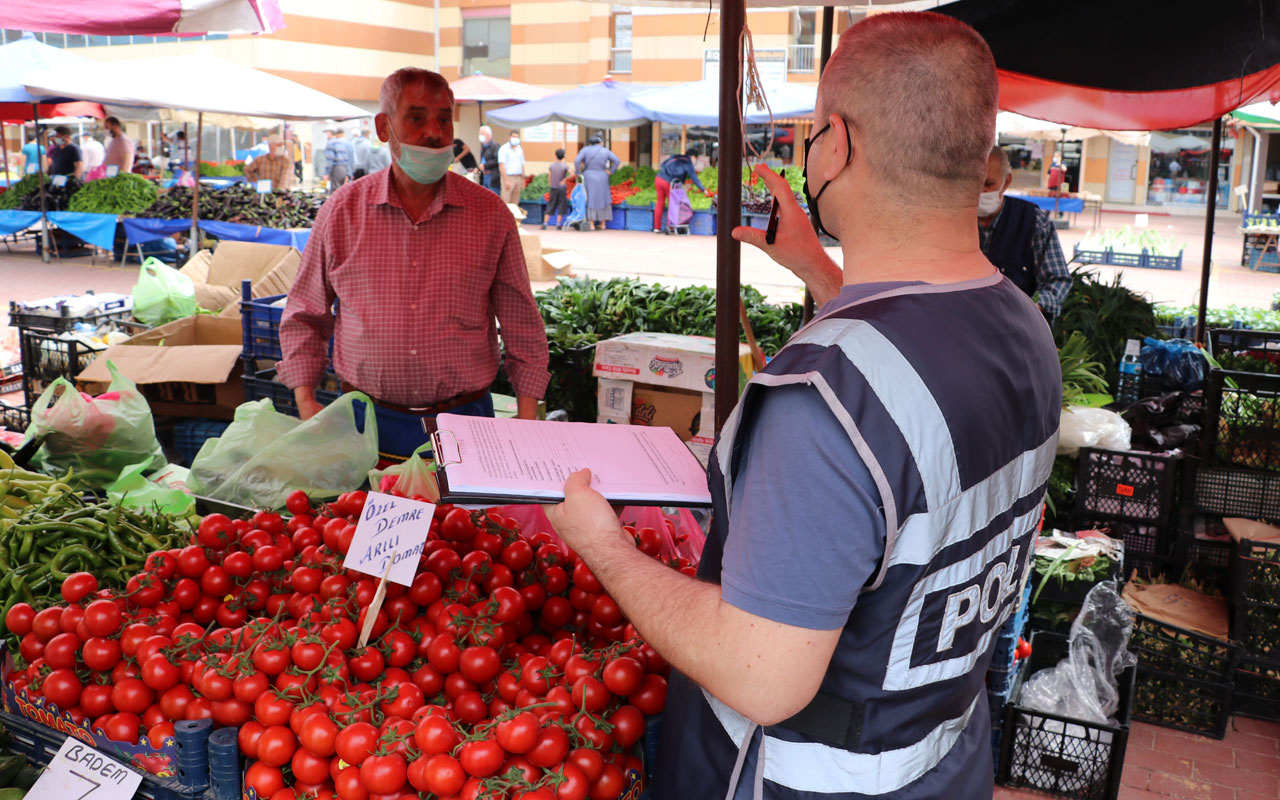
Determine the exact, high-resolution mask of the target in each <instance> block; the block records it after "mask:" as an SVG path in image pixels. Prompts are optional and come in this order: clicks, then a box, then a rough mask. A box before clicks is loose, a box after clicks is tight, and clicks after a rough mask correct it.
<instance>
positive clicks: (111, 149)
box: [99, 117, 136, 172]
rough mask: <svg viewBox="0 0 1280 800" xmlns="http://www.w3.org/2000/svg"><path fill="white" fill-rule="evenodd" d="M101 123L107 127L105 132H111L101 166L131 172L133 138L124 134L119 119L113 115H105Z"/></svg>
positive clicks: (133, 150) (133, 151)
mask: <svg viewBox="0 0 1280 800" xmlns="http://www.w3.org/2000/svg"><path fill="white" fill-rule="evenodd" d="M103 125H104V126H105V127H106V129H107V133H109V134H111V141H110V142H108V143H107V150H106V153H105V155H104V157H103V161H102V166H104V167H107V168H110V167H115V168H116V169H117V170H118V171H119V172H133V159H134V154H135V150H136V148H135V147H134V144H133V140H132V139H130V138H129V137H128V136H127V135H125V132H124V127H123V126H122V125H121V124H120V120H118V119H116V118H115V117H107V118H106V119H105V120H103ZM99 147H101V145H99Z"/></svg>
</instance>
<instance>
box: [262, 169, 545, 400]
mask: <svg viewBox="0 0 1280 800" xmlns="http://www.w3.org/2000/svg"><path fill="white" fill-rule="evenodd" d="M391 176H392V170H383V171H379V172H376V173H374V174H373V175H369V176H367V177H364V178H361V179H359V180H356V181H352V182H351V183H349V184H347V185H346V186H343V187H342V188H340V189H339V190H338V191H336V192H334V194H333V196H332V197H330V198H329V200H328V202H326V203H325V204H324V206H322V207H321V209H320V213H319V215H318V216H317V217H316V222H315V227H314V228H313V229H312V234H311V239H310V240H309V241H308V242H307V247H306V250H305V251H304V252H303V255H302V265H301V267H299V270H298V277H297V280H296V281H295V282H294V284H293V288H292V289H291V290H290V292H289V300H288V305H287V306H286V307H285V311H284V317H283V319H282V320H281V323H280V344H281V348H282V350H283V351H284V360H283V361H281V362H280V364H279V366H278V370H277V377H278V378H279V379H280V380H281V381H282V382H283V383H284V384H285V385H286V386H288V387H290V388H294V387H298V386H315V385H316V384H318V383H319V381H320V378H321V376H322V375H323V373H324V369H325V361H326V353H327V352H328V341H329V336H330V333H333V334H334V348H333V361H334V370H335V371H336V372H337V373H338V376H339V377H340V378H342V379H343V380H345V381H347V382H348V383H350V384H352V385H354V386H355V387H356V388H358V389H360V390H362V391H364V392H367V393H369V394H370V395H372V396H373V397H374V398H375V399H378V400H383V401H386V402H388V403H395V404H397V405H403V406H410V407H422V406H426V405H431V404H435V403H439V402H441V401H444V400H448V399H451V398H453V397H457V396H458V395H460V394H466V393H469V392H474V391H476V390H478V389H487V388H488V387H489V385H490V384H491V383H493V379H494V377H495V375H496V374H497V372H498V337H497V327H496V325H495V323H494V319H495V317H496V318H497V321H498V322H499V323H501V325H502V341H503V348H504V351H505V364H506V369H507V375H508V377H510V379H511V384H512V386H513V387H514V388H515V391H516V394H518V395H523V396H528V397H542V395H543V393H544V392H545V391H546V388H547V382H548V380H549V378H550V375H549V374H548V373H547V336H546V328H545V326H544V325H543V322H542V317H541V315H540V314H539V312H538V307H537V305H536V304H535V303H534V300H533V291H532V289H531V288H530V286H529V273H528V268H527V266H526V264H525V257H524V252H523V249H522V248H521V244H520V236H519V234H518V232H517V231H516V225H515V220H514V219H513V218H512V216H511V212H510V210H509V209H508V208H507V207H506V205H505V204H504V203H503V202H502V200H501V199H499V197H498V196H497V195H496V194H494V193H493V192H491V191H489V190H487V189H484V188H482V187H481V186H479V185H478V184H475V183H472V182H471V181H469V180H467V179H466V178H464V177H462V176H461V175H454V174H453V173H448V174H446V175H445V178H444V180H445V184H444V185H443V186H442V187H441V190H440V191H439V192H438V193H437V194H436V197H435V200H434V201H433V202H432V204H431V207H430V208H429V209H427V211H426V212H425V213H424V214H423V215H422V217H421V218H419V219H416V220H414V219H410V217H409V216H408V213H407V212H406V211H405V209H404V206H403V205H401V203H400V199H399V198H398V197H397V196H396V192H395V187H394V186H393V185H392V183H391ZM335 300H336V301H338V311H337V317H336V321H335V318H334V316H333V315H332V314H331V313H330V309H331V308H333V304H334V301H335Z"/></svg>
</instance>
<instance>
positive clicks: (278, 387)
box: [242, 359, 342, 417]
mask: <svg viewBox="0 0 1280 800" xmlns="http://www.w3.org/2000/svg"><path fill="white" fill-rule="evenodd" d="M244 364H245V372H244V376H243V377H242V380H243V382H244V401H245V402H246V403H251V402H253V401H254V400H261V399H263V398H264V397H265V398H269V399H270V400H271V402H272V404H273V405H274V406H275V408H276V411H279V412H281V413H283V414H292V415H293V416H295V417H296V416H298V402H297V401H296V400H295V399H294V397H293V390H292V389H290V388H289V387H288V386H285V385H284V384H283V383H280V382H279V381H277V380H276V370H275V367H271V368H270V369H260V370H255V369H254V361H253V360H252V359H244ZM326 381H327V382H328V383H329V384H336V382H337V378H336V377H335V376H333V375H327V376H326ZM340 394H342V392H341V391H340V390H339V389H338V387H337V386H336V385H331V386H330V388H327V389H317V390H316V401H317V402H319V403H320V404H321V405H326V404H328V403H332V402H333V401H334V400H337V399H338V395H340Z"/></svg>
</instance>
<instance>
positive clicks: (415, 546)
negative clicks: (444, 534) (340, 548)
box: [342, 492, 436, 586]
mask: <svg viewBox="0 0 1280 800" xmlns="http://www.w3.org/2000/svg"><path fill="white" fill-rule="evenodd" d="M435 510H436V507H435V505H434V504H433V503H422V502H419V501H417V500H409V499H407V498H404V497H392V496H391V495H389V494H382V493H380V492H369V496H368V498H366V500H365V504H364V513H363V514H361V515H360V521H359V522H358V523H356V535H355V536H354V537H353V538H352V540H351V549H350V550H348V551H347V557H346V559H344V560H343V562H342V566H343V568H345V569H354V570H356V571H358V572H363V573H364V574H366V575H372V576H373V577H375V578H381V577H382V576H383V575H386V576H387V580H390V581H393V582H395V583H398V584H400V585H401V586H408V585H410V584H412V583H413V576H414V575H416V574H417V572H418V559H419V557H421V555H422V547H423V545H424V544H426V541H427V532H428V531H429V530H430V529H431V517H432V515H433V514H434V513H435ZM388 564H389V565H390V567H391V571H390V572H389V573H388V572H387V567H388Z"/></svg>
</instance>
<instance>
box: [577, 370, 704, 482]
mask: <svg viewBox="0 0 1280 800" xmlns="http://www.w3.org/2000/svg"><path fill="white" fill-rule="evenodd" d="M596 401H597V405H598V406H599V411H598V416H597V417H596V422H598V423H602V424H606V425H651V426H659V425H661V426H666V427H669V428H671V429H672V430H674V431H675V432H676V435H677V436H679V437H680V440H681V441H683V442H684V443H685V444H687V445H688V446H689V450H690V451H692V452H693V454H694V455H695V456H697V458H698V461H700V462H701V463H702V466H704V467H705V466H706V465H707V461H708V459H709V458H710V456H711V446H712V445H713V444H715V406H716V402H715V394H714V393H713V392H693V391H690V390H687V389H664V388H659V387H655V386H649V385H646V384H641V383H634V382H632V381H622V380H616V379H613V378H601V379H600V381H599V383H598V385H597V386H596Z"/></svg>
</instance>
